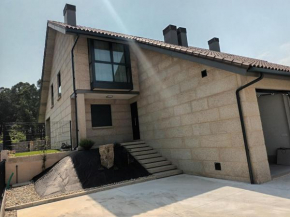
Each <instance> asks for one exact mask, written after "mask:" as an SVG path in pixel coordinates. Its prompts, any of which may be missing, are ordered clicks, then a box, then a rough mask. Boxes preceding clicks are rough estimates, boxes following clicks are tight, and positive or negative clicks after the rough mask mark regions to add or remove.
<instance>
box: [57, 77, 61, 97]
mask: <svg viewBox="0 0 290 217" xmlns="http://www.w3.org/2000/svg"><path fill="white" fill-rule="evenodd" d="M59 90H60V91H59ZM57 94H58V98H60V97H61V75H60V72H59V73H57Z"/></svg>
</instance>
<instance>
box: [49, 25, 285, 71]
mask: <svg viewBox="0 0 290 217" xmlns="http://www.w3.org/2000/svg"><path fill="white" fill-rule="evenodd" d="M48 23H52V24H55V25H58V26H59V27H63V28H68V29H76V30H81V31H85V32H93V33H98V34H103V35H108V36H114V37H119V38H125V39H130V40H135V41H136V42H139V43H143V44H148V45H152V46H156V47H160V48H163V49H169V50H174V51H177V52H180V53H186V54H189V55H193V56H198V57H201V58H206V59H211V60H213V59H214V60H216V61H221V62H225V63H227V64H234V65H240V66H242V67H257V68H264V69H272V70H278V71H285V72H290V66H286V65H281V64H277V63H272V62H268V61H266V60H261V59H256V58H251V57H245V56H240V55H236V54H230V53H225V52H218V51H212V50H209V49H205V48H198V47H193V46H188V47H184V46H179V45H174V44H169V43H166V42H164V41H160V40H155V39H149V38H144V37H139V36H133V35H128V34H124V33H117V32H113V31H107V30H101V29H96V28H92V27H86V26H81V25H76V26H71V25H68V24H66V23H63V22H59V21H52V20H49V21H48Z"/></svg>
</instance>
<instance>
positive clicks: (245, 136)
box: [236, 72, 264, 184]
mask: <svg viewBox="0 0 290 217" xmlns="http://www.w3.org/2000/svg"><path fill="white" fill-rule="evenodd" d="M263 78H264V73H263V72H260V76H259V77H258V78H257V79H255V80H253V81H251V82H249V83H247V84H245V85H243V86H241V87H239V88H238V89H237V90H236V97H237V103H238V109H239V116H240V121H241V127H242V132H243V139H244V145H245V151H246V156H247V163H248V168H249V174H250V180H251V184H255V180H254V175H253V168H252V162H251V156H250V149H249V144H248V139H247V133H246V126H245V121H244V116H243V110H242V104H241V98H240V91H241V90H243V89H245V88H247V87H249V86H251V85H253V84H255V83H257V82H259V81H260V80H262V79H263Z"/></svg>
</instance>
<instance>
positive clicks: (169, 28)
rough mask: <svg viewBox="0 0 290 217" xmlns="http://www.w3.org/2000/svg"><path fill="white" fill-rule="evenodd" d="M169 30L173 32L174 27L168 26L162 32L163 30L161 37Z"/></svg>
mask: <svg viewBox="0 0 290 217" xmlns="http://www.w3.org/2000/svg"><path fill="white" fill-rule="evenodd" d="M170 30H175V31H176V26H174V25H171V24H170V25H168V26H167V27H166V28H165V29H164V30H163V35H165V34H166V33H168V32H169V31H170Z"/></svg>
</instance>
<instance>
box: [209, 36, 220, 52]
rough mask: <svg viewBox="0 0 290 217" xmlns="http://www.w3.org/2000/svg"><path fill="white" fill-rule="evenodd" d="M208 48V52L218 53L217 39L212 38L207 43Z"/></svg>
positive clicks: (218, 43) (218, 44)
mask: <svg viewBox="0 0 290 217" xmlns="http://www.w3.org/2000/svg"><path fill="white" fill-rule="evenodd" d="M208 46H209V49H210V50H213V51H218V52H220V51H221V49H220V42H219V38H212V39H210V40H209V41H208Z"/></svg>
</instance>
